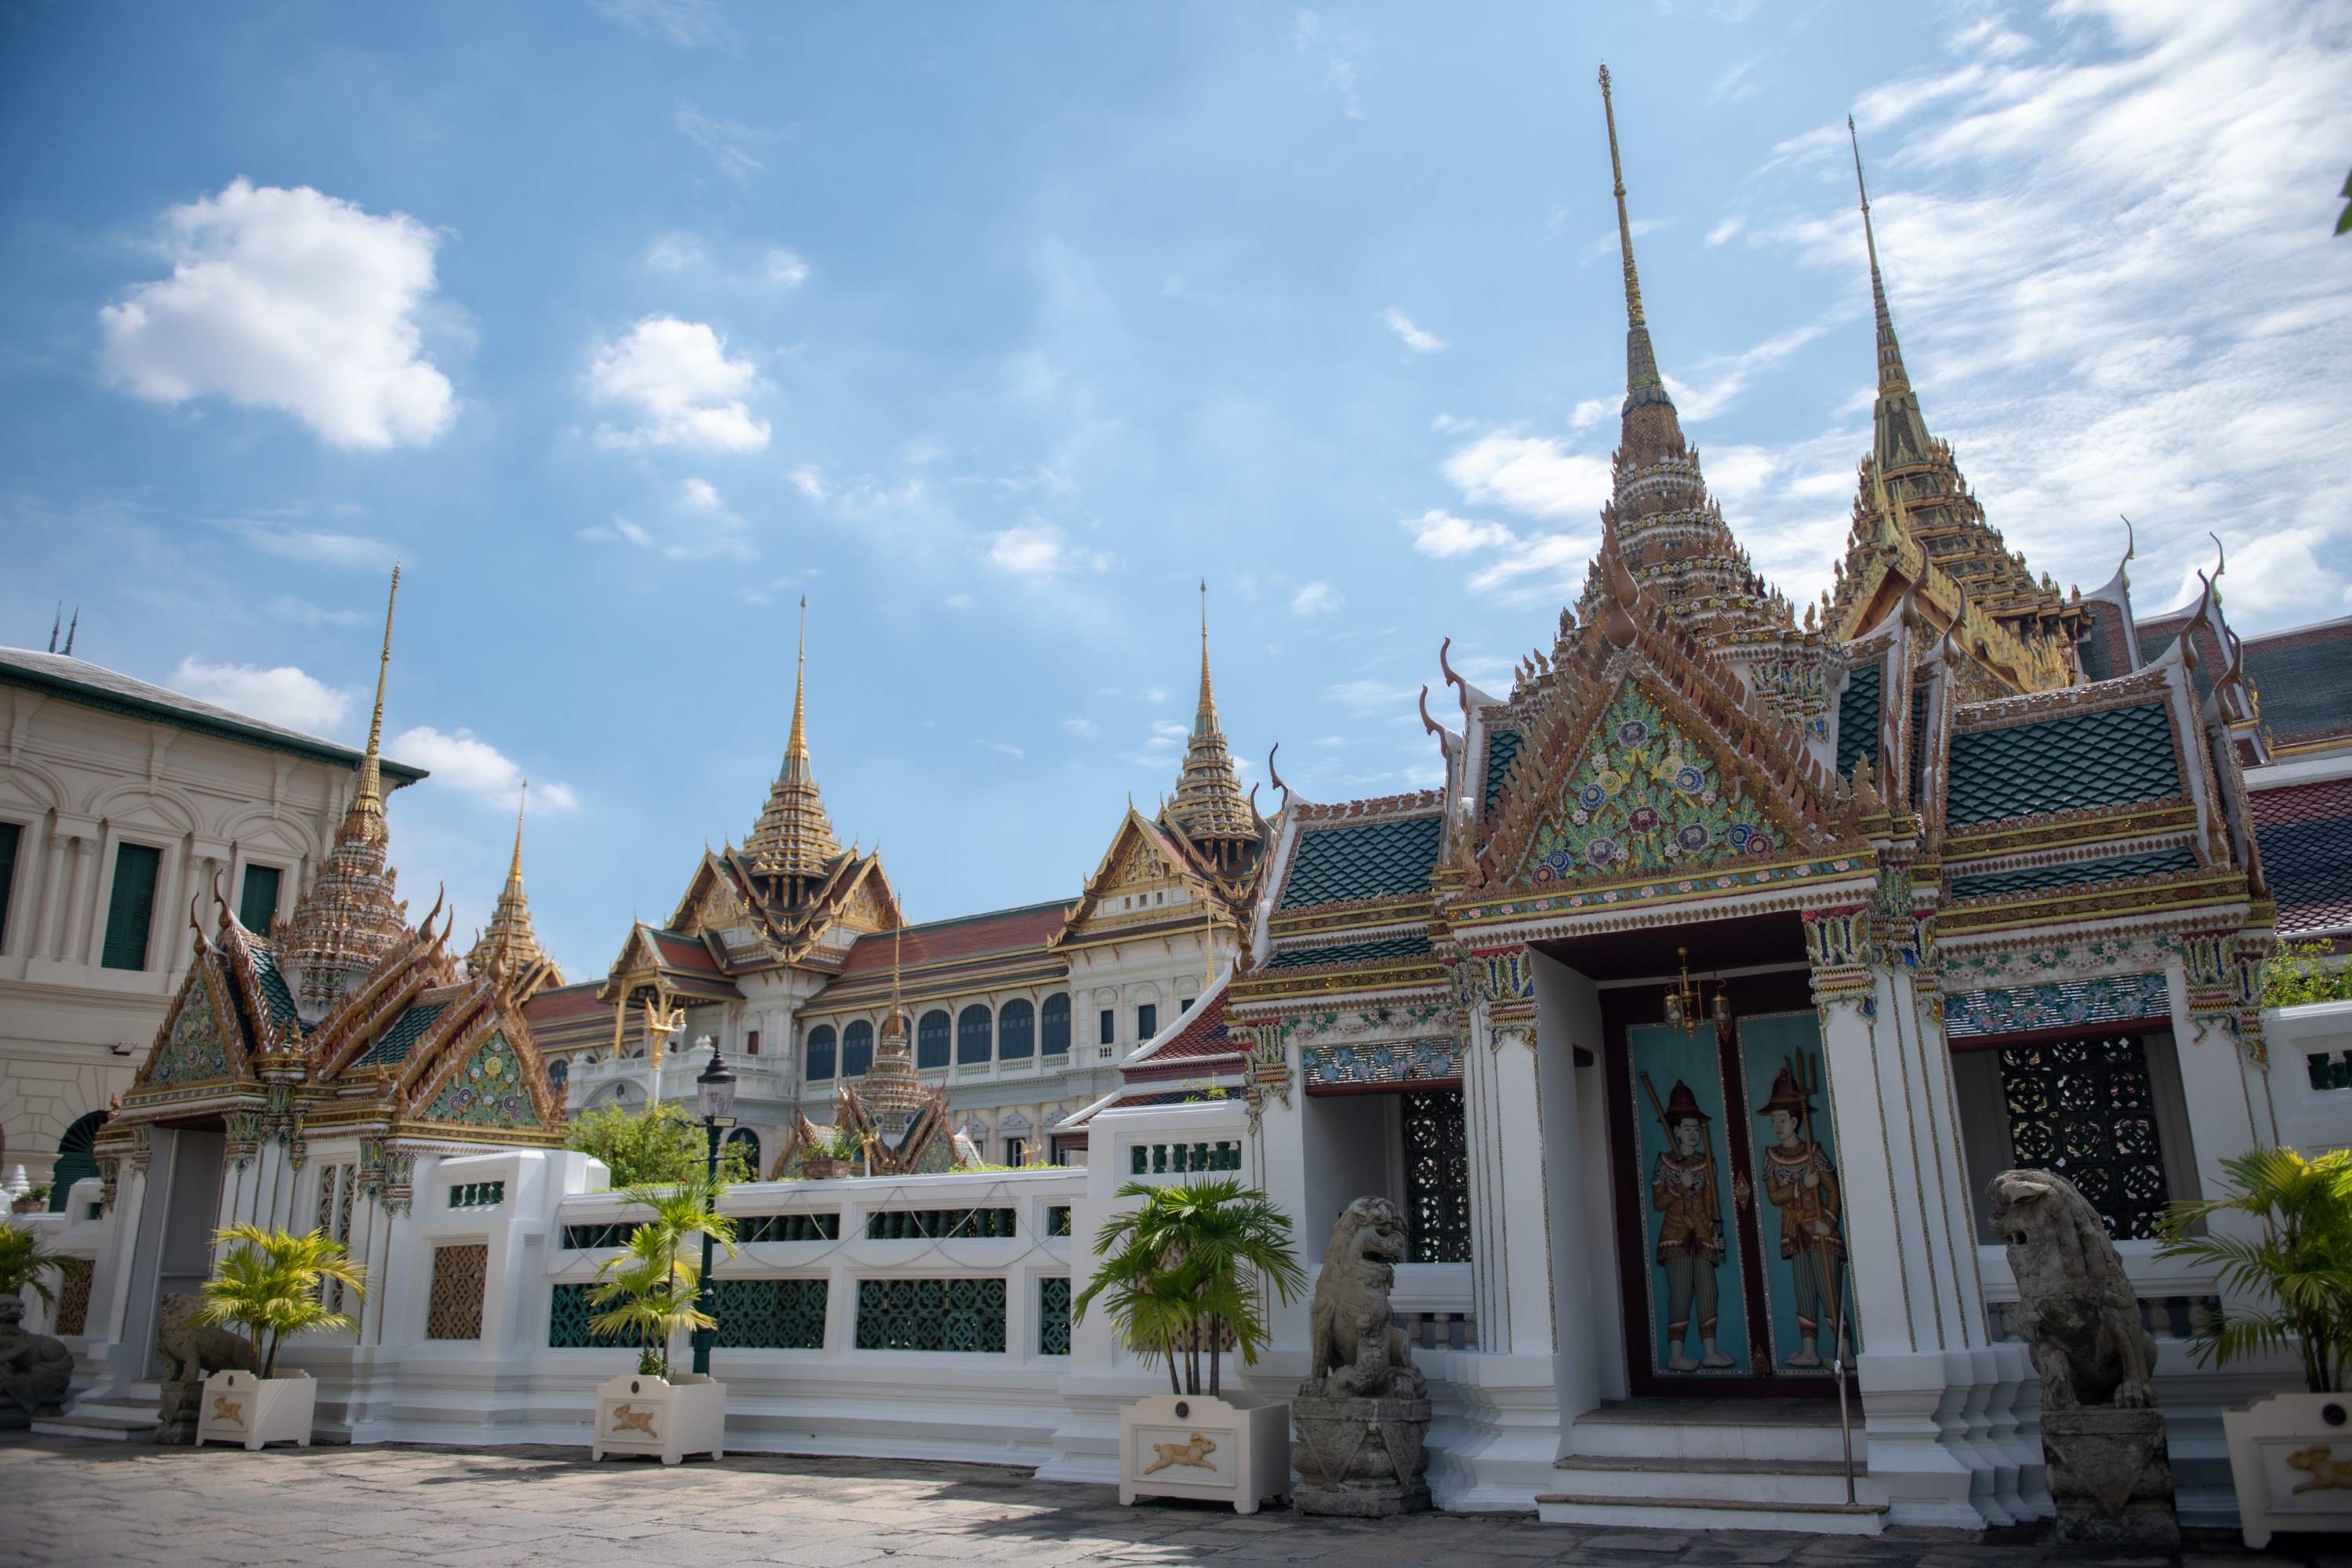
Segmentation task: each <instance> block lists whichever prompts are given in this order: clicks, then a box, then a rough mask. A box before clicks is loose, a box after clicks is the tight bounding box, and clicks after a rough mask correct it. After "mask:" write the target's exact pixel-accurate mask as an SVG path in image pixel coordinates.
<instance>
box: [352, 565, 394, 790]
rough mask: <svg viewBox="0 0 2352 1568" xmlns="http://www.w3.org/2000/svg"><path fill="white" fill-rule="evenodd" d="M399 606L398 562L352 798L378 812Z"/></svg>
mask: <svg viewBox="0 0 2352 1568" xmlns="http://www.w3.org/2000/svg"><path fill="white" fill-rule="evenodd" d="M399 603H400V563H399V562H397V561H395V562H394V563H392V592H391V593H389V594H387V595H385V596H384V601H383V657H382V658H380V659H378V660H377V662H376V667H375V715H374V717H373V718H371V719H370V720H369V721H368V738H367V755H366V756H365V757H363V758H362V759H361V762H360V787H359V793H358V794H357V795H353V796H352V805H355V806H357V805H361V804H362V802H366V803H370V804H373V805H374V806H375V807H376V809H377V811H378V812H381V811H382V810H383V784H382V780H381V774H382V772H383V768H382V764H381V763H380V761H379V756H380V753H381V752H382V751H383V684H384V679H385V677H387V676H388V675H390V674H391V673H392V612H393V610H394V608H395V607H396V606H397V605H399Z"/></svg>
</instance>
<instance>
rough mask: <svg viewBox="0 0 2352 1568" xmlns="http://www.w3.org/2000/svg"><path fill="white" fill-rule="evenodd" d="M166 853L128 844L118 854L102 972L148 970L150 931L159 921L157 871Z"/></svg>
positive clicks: (110, 900)
mask: <svg viewBox="0 0 2352 1568" xmlns="http://www.w3.org/2000/svg"><path fill="white" fill-rule="evenodd" d="M162 864H163V851H162V850H161V849H151V848H149V847H147V846H146V845H144V844H125V845H122V846H121V847H118V848H117V849H116V850H115V852H114V891H113V893H112V895H111V896H110V897H109V899H108V900H107V904H106V946H105V949H104V950H103V951H102V952H100V955H99V967H100V968H101V969H144V968H146V967H147V931H148V928H149V927H151V926H152V925H153V924H154V921H155V868H157V867H158V866H160V865H162Z"/></svg>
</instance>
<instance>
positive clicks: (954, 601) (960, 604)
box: [943, 594, 971, 610]
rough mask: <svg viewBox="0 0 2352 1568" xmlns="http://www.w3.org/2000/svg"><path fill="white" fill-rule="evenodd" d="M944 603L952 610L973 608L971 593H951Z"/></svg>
mask: <svg viewBox="0 0 2352 1568" xmlns="http://www.w3.org/2000/svg"><path fill="white" fill-rule="evenodd" d="M943 603H945V604H946V605H947V607H948V608H949V609H950V610H969V609H971V595H970V594H950V595H948V596H947V598H946V599H945V600H944V601H943Z"/></svg>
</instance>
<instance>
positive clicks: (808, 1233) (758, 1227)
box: [735, 1214, 841, 1243]
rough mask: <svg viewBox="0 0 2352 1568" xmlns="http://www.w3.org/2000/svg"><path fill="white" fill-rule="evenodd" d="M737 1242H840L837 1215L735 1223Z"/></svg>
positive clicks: (766, 1217)
mask: <svg viewBox="0 0 2352 1568" xmlns="http://www.w3.org/2000/svg"><path fill="white" fill-rule="evenodd" d="M735 1239H736V1240H738V1241H740V1242H745V1243H749V1242H754V1241H839V1240H840V1239H841V1215H838V1214H753V1215H742V1216H741V1217H740V1218H739V1219H737V1220H736V1222H735Z"/></svg>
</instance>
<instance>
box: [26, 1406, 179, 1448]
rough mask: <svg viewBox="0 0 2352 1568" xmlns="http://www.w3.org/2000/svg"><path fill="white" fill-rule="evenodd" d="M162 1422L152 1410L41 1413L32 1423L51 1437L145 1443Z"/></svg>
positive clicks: (150, 1440) (152, 1438)
mask: <svg viewBox="0 0 2352 1568" xmlns="http://www.w3.org/2000/svg"><path fill="white" fill-rule="evenodd" d="M162 1425H163V1423H162V1422H160V1421H158V1420H157V1419H156V1418H155V1415H154V1413H153V1412H152V1411H150V1412H149V1413H148V1414H147V1415H144V1416H137V1415H90V1414H89V1412H87V1411H78V1412H76V1413H75V1414H73V1415H45V1416H41V1417H38V1418H37V1419H36V1420H35V1421H34V1423H33V1430H34V1431H36V1432H44V1433H47V1435H48V1436H52V1437H88V1438H91V1439H93V1440H95V1441H98V1442H101V1443H147V1442H152V1441H153V1440H154V1436H155V1428H156V1427H158V1426H162Z"/></svg>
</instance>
